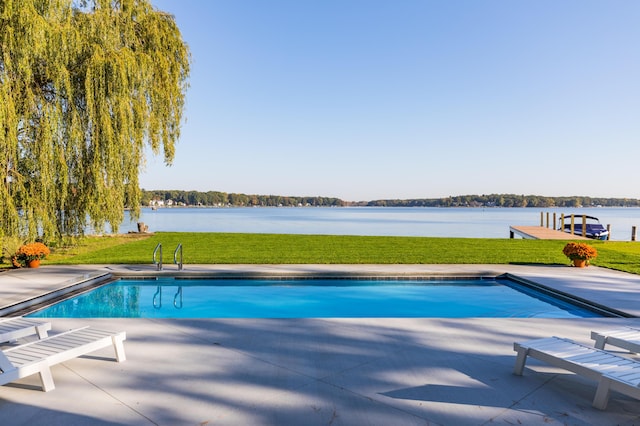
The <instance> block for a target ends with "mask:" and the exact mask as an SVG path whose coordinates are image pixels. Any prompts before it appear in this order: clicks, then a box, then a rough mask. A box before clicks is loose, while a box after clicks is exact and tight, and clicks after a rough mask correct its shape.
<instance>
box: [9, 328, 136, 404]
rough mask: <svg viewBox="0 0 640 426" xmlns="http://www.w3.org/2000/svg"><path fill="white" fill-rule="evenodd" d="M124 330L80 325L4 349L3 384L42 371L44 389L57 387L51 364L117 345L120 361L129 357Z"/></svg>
mask: <svg viewBox="0 0 640 426" xmlns="http://www.w3.org/2000/svg"><path fill="white" fill-rule="evenodd" d="M125 339H126V335H125V333H124V332H119V333H112V332H110V331H104V330H96V329H93V328H90V327H84V328H78V329H75V330H70V331H67V332H64V333H60V334H56V335H54V336H50V337H47V338H44V339H42V340H37V341H34V342H31V343H26V344H24V345H20V346H16V347H13V348H10V349H6V350H3V351H0V370H2V372H1V373H0V385H5V384H7V383H11V382H13V381H15V380H18V379H21V378H23V377H28V376H31V375H33V374H36V373H38V374H40V381H41V382H42V390H43V391H45V392H48V391H50V390H53V389H54V388H55V385H54V383H53V376H52V375H51V369H50V367H51V366H52V365H56V364H59V363H61V362H65V361H68V360H70V359H73V358H77V357H79V356H82V355H86V354H88V353H90V352H93V351H96V350H98V349H102V348H105V347H108V346H111V345H113V348H114V350H115V354H116V359H117V361H118V362H122V361H125V360H126V356H125V353H124V344H123V341H124V340H125Z"/></svg>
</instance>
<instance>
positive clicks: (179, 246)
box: [173, 243, 182, 271]
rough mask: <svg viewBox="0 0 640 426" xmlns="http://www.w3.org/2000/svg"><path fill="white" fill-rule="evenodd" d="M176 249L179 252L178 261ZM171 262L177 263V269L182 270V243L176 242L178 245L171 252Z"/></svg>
mask: <svg viewBox="0 0 640 426" xmlns="http://www.w3.org/2000/svg"><path fill="white" fill-rule="evenodd" d="M178 251H179V252H180V261H178ZM173 263H177V264H178V271H182V243H180V244H178V247H176V250H175V251H174V252H173Z"/></svg>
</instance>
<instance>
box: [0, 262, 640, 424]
mask: <svg viewBox="0 0 640 426" xmlns="http://www.w3.org/2000/svg"><path fill="white" fill-rule="evenodd" d="M108 270H113V271H119V272H121V271H125V270H126V271H128V272H129V273H145V272H150V271H151V268H150V267H146V266H118V267H109V266H104V267H103V266H93V267H89V266H83V267H75V266H74V267H53V266H45V267H42V268H40V269H37V270H12V271H7V272H2V273H0V307H1V306H4V305H7V304H10V303H13V302H15V297H16V294H18V295H20V296H19V297H22V298H32V297H36V296H37V294H38V293H42V292H45V291H52V290H55V289H57V288H60V287H64V286H67V285H69V284H70V283H71V282H72V281H73V280H75V279H77V278H80V277H82V276H84V275H85V274H91V273H94V272H99V271H108ZM207 270H216V271H218V272H234V271H243V272H246V273H258V272H265V271H269V272H274V273H294V274H301V273H313V272H318V271H324V272H336V273H372V274H373V273H386V274H392V275H401V274H414V273H422V274H434V275H438V274H442V275H451V274H461V275H464V274H483V275H488V276H491V275H499V274H502V273H511V274H514V275H517V276H520V277H523V278H526V279H530V280H532V281H536V282H538V283H541V284H544V285H548V286H550V287H555V288H557V289H559V290H561V291H566V292H569V293H572V294H575V295H577V296H579V297H583V298H587V299H591V300H595V301H598V302H599V303H601V304H604V305H607V306H610V307H612V308H615V309H618V310H622V311H625V312H628V313H630V314H633V315H638V316H640V293H638V289H639V288H640V277H638V276H636V275H629V274H624V273H618V272H615V271H610V270H606V269H601V268H596V267H589V268H586V269H578V268H570V267H560V266H557V267H547V266H520V265H381V266H379V265H354V266H351V265H285V266H279V265H265V266H260V265H207V266H193V265H187V266H186V268H185V272H198V271H207ZM52 322H53V329H54V332H56V331H62V330H66V329H69V328H72V327H75V326H81V325H86V324H91V325H96V326H100V327H102V328H108V329H113V330H125V331H126V332H127V341H126V342H125V348H126V351H127V358H128V359H127V361H126V362H124V363H116V362H114V361H113V360H112V358H111V357H112V353H111V351H110V350H103V351H99V352H95V353H94V354H92V355H91V356H85V357H81V358H77V359H74V360H72V361H69V362H66V363H64V364H62V365H58V366H55V367H53V376H54V380H55V382H56V389H55V390H54V391H52V392H48V393H45V392H40V391H38V390H36V389H35V386H36V385H37V384H38V380H37V378H36V377H32V378H28V379H23V380H20V381H19V382H17V383H14V384H10V385H6V386H3V387H0V418H2V419H3V420H2V424H5V422H6V421H8V422H10V423H6V424H11V425H40V424H42V425H56V424H60V425H84V424H92V425H96V424H97V425H146V424H148V425H201V424H211V425H212V424H221V425H301V424H304V425H398V424H402V425H414V424H415V425H425V424H429V425H452V424H455V425H484V424H491V425H494V424H505V425H506V424H509V425H514V424H519V425H534V424H535V425H537V424H547V425H553V424H558V425H560V424H562V425H565V424H568V425H591V424H602V425H614V424H615V425H634V424H640V402H638V401H637V400H633V399H630V398H628V397H625V396H623V395H621V394H618V393H615V392H614V393H613V394H612V398H611V400H610V402H609V407H608V409H607V411H599V410H596V409H594V408H592V407H591V400H592V399H593V396H594V393H595V383H594V382H591V381H589V380H585V379H583V378H581V377H579V376H576V375H574V374H571V373H568V372H566V371H564V370H560V369H557V368H554V367H551V366H548V365H546V364H543V363H540V362H538V361H536V360H531V361H530V362H528V364H527V368H526V369H525V373H524V376H522V377H518V376H514V375H513V374H512V373H511V371H512V369H513V364H514V361H515V357H514V352H513V342H514V341H524V340H528V339H531V338H538V337H547V336H550V335H559V336H563V337H569V338H573V339H575V340H577V341H581V342H584V343H588V344H590V343H591V342H590V340H589V332H590V330H592V329H607V328H610V327H615V326H617V325H621V324H633V325H636V326H640V319H636V318H626V319H624V318H622V319H619V318H597V319H593V318H589V319H561V320H558V319H539V318H532V319H474V318H465V319H442V318H412V319H396V318H381V319H367V318H365V319H161V320H157V319H53V321H52ZM7 419H8V420H7Z"/></svg>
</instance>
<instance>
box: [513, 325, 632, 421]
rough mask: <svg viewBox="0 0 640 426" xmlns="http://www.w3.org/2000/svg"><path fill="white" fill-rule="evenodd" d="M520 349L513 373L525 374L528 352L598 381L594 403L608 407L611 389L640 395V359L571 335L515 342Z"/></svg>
mask: <svg viewBox="0 0 640 426" xmlns="http://www.w3.org/2000/svg"><path fill="white" fill-rule="evenodd" d="M513 349H514V350H515V351H516V352H517V353H518V355H517V358H516V364H515V366H514V368H513V374H516V375H518V376H521V375H522V370H523V369H524V364H525V362H526V360H527V356H531V357H533V358H536V359H539V360H541V361H544V362H546V363H549V364H551V365H554V366H556V367H560V368H564V369H566V370H569V371H572V372H574V373H576V374H579V375H581V376H584V377H587V378H589V379H592V380H595V381H597V382H598V387H597V389H596V395H595V397H594V399H593V406H594V407H595V408H598V409H600V410H604V409H606V408H607V403H608V402H609V394H610V392H611V390H615V391H618V392H621V393H623V394H625V395H629V396H631V397H633V398H637V399H640V387H639V385H640V362H638V361H634V360H631V359H629V358H625V357H622V356H619V355H616V354H612V353H610V352H607V351H603V350H601V349H596V348H592V347H590V346H586V345H583V344H580V343H576V342H574V341H572V340H569V339H561V338H559V337H550V338H546V339H538V340H531V341H529V342H524V343H517V342H516V343H514V344H513Z"/></svg>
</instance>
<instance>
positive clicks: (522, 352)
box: [513, 345, 529, 376]
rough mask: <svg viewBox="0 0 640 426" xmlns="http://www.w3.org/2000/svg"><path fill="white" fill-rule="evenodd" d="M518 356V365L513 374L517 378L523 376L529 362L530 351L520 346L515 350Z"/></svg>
mask: <svg viewBox="0 0 640 426" xmlns="http://www.w3.org/2000/svg"><path fill="white" fill-rule="evenodd" d="M514 349H515V350H516V351H517V352H518V355H517V357H516V365H515V366H514V367H513V374H515V375H516V376H522V370H524V364H525V363H526V362H527V354H528V353H529V349H527V348H523V347H522V346H520V345H518V346H516V347H515V348H514Z"/></svg>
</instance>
